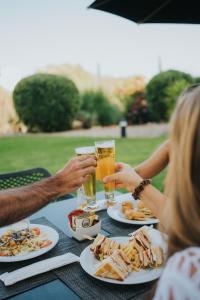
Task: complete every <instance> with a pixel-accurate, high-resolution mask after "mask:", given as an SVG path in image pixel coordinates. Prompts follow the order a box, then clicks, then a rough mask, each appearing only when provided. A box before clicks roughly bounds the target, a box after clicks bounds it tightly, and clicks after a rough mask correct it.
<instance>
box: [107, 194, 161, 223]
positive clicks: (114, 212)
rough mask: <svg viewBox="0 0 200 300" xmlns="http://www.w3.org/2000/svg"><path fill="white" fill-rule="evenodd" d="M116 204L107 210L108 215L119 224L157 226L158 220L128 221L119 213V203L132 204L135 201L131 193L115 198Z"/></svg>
mask: <svg viewBox="0 0 200 300" xmlns="http://www.w3.org/2000/svg"><path fill="white" fill-rule="evenodd" d="M116 200H117V204H116V205H114V206H110V207H109V208H108V210H107V213H108V215H109V216H110V217H111V218H112V219H114V220H116V221H119V222H122V223H126V224H133V225H150V224H157V223H159V220H158V219H153V218H149V219H146V220H144V221H137V220H128V219H127V218H125V216H124V214H123V213H122V211H121V203H122V202H124V201H132V202H133V204H134V203H135V202H136V200H134V199H133V196H132V194H131V193H127V194H123V195H120V196H117V197H116Z"/></svg>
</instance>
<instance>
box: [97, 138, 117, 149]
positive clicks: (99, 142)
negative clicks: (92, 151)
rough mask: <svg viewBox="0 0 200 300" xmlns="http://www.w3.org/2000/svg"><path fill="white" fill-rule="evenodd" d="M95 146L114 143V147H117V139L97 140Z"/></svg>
mask: <svg viewBox="0 0 200 300" xmlns="http://www.w3.org/2000/svg"><path fill="white" fill-rule="evenodd" d="M94 144H95V147H96V148H97V147H98V146H100V145H102V144H112V145H111V146H112V147H115V140H103V141H96V142H94Z"/></svg>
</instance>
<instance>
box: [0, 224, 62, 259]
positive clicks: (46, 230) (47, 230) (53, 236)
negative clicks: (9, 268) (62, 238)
mask: <svg viewBox="0 0 200 300" xmlns="http://www.w3.org/2000/svg"><path fill="white" fill-rule="evenodd" d="M29 227H31V228H32V227H38V228H40V230H41V233H42V235H43V234H44V235H45V239H48V240H51V241H52V244H51V245H49V246H48V247H45V248H43V249H40V250H36V251H32V252H28V253H27V254H24V253H23V254H18V255H16V256H0V262H15V261H22V260H27V259H31V258H34V257H37V256H40V255H42V254H44V253H46V252H48V251H50V250H51V249H52V248H54V247H55V245H56V244H57V242H58V240H59V235H58V233H57V231H56V230H55V229H53V228H51V227H49V226H46V225H40V224H30V225H29ZM8 228H9V226H6V228H1V229H0V237H1V236H2V234H4V232H5V231H7V230H8Z"/></svg>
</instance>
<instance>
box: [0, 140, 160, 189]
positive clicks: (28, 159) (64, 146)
mask: <svg viewBox="0 0 200 300" xmlns="http://www.w3.org/2000/svg"><path fill="white" fill-rule="evenodd" d="M95 140H96V139H95V138H81V137H80V138H65V137H52V136H37V135H36V136H28V135H27V136H18V137H3V138H0V173H6V172H10V171H11V172H12V171H17V170H22V169H29V168H33V167H38V166H40V167H44V168H46V169H48V170H49V171H50V172H51V173H55V172H56V171H57V170H59V169H60V168H61V167H63V165H64V164H65V163H66V162H67V161H68V159H70V158H71V157H72V156H73V155H74V148H75V147H80V146H87V145H93V144H94V141H95ZM98 140H99V139H98ZM164 140H165V137H159V138H132V139H130V138H127V139H120V138H119V139H116V153H117V161H122V162H126V163H129V164H131V165H133V166H135V165H137V164H138V163H140V162H142V161H143V160H145V159H146V158H147V157H148V156H149V155H150V154H151V153H152V152H153V151H154V150H155V149H156V147H157V146H158V145H159V144H161V143H162V142H163V141H164ZM164 176H165V172H162V173H161V174H160V175H159V176H157V177H156V178H155V179H154V185H155V186H156V187H158V188H159V189H162V183H163V179H164ZM101 188H102V187H101V186H100V185H98V189H101Z"/></svg>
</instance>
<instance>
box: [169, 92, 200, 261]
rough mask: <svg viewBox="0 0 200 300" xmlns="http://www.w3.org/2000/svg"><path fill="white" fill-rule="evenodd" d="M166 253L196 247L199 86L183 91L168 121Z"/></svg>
mask: <svg viewBox="0 0 200 300" xmlns="http://www.w3.org/2000/svg"><path fill="white" fill-rule="evenodd" d="M165 192H166V195H167V196H168V197H169V199H170V200H169V201H168V205H167V210H168V213H170V215H168V218H170V219H169V222H168V223H169V228H168V233H169V244H168V245H169V248H168V256H171V255H173V254H174V253H175V252H177V251H180V250H183V249H185V248H187V247H190V246H200V86H192V87H190V88H188V89H187V90H186V91H184V92H183V93H182V94H181V96H180V98H179V101H178V104H177V107H176V109H175V112H174V114H173V116H172V120H171V146H170V164H169V169H168V174H167V178H166V188H165Z"/></svg>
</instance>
